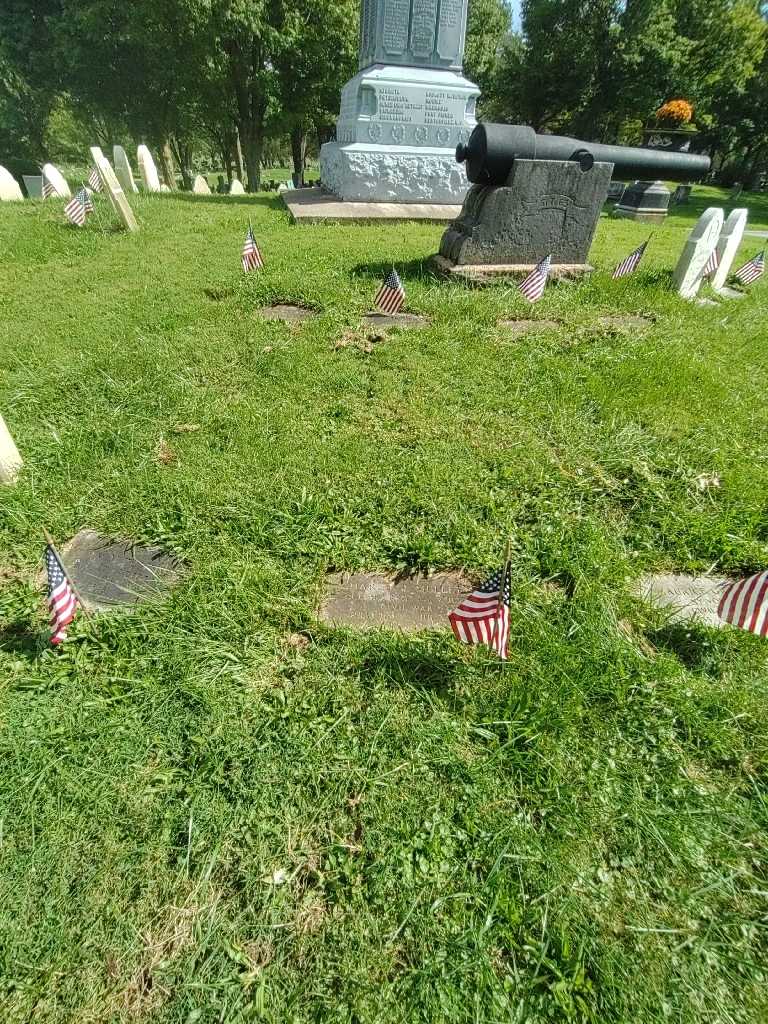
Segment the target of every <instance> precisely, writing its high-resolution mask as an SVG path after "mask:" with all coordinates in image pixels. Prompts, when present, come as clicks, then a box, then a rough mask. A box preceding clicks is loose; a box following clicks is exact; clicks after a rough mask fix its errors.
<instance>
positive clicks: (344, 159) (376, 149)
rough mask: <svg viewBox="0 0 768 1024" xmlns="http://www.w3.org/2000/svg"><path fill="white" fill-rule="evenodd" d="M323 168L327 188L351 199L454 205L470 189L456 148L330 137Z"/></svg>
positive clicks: (321, 166)
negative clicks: (331, 138)
mask: <svg viewBox="0 0 768 1024" xmlns="http://www.w3.org/2000/svg"><path fill="white" fill-rule="evenodd" d="M320 171H321V177H322V181H323V186H324V188H327V189H330V190H331V192H333V193H334V194H335V195H336V196H338V197H339V198H340V199H343V200H345V201H352V202H369V203H370V202H373V203H430V204H433V205H434V204H438V203H443V204H446V205H454V206H455V205H457V204H460V203H462V202H463V201H464V196H465V195H466V194H467V189H468V188H469V183H468V182H467V176H466V174H465V173H464V168H463V167H462V166H461V165H460V164H457V163H456V154H455V151H454V150H452V149H438V148H427V147H425V146H379V145H375V144H373V143H370V144H369V143H363V142H352V143H347V144H342V143H339V142H326V143H325V145H324V146H323V147H322V149H321V150H320Z"/></svg>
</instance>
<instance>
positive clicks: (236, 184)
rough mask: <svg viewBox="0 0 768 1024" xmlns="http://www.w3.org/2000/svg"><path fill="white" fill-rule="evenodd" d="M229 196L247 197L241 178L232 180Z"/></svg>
mask: <svg viewBox="0 0 768 1024" xmlns="http://www.w3.org/2000/svg"><path fill="white" fill-rule="evenodd" d="M228 194H229V195H230V196H244V195H245V189H244V188H243V183H242V182H241V181H240V180H239V178H233V179H232V184H231V185H230V186H229V193H228Z"/></svg>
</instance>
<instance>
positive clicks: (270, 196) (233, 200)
mask: <svg viewBox="0 0 768 1024" xmlns="http://www.w3.org/2000/svg"><path fill="white" fill-rule="evenodd" d="M172 196H173V198H174V199H176V200H180V201H181V202H182V203H216V204H217V206H266V207H268V208H269V209H272V210H284V211H285V212H286V213H288V208H287V207H286V205H285V203H284V202H283V201H282V199H280V197H279V196H278V195H276V194H274V193H269V192H254V193H252V194H250V195H248V194H246V195H244V196H220V195H218V194H217V193H216V192H212V193H211V194H210V195H209V196H204V195H203V196H200V195H196V194H195V193H193V192H173V193H172Z"/></svg>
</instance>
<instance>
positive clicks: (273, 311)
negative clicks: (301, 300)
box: [256, 302, 317, 320]
mask: <svg viewBox="0 0 768 1024" xmlns="http://www.w3.org/2000/svg"><path fill="white" fill-rule="evenodd" d="M256 315H257V316H260V317H261V318H262V319H263V320H311V319H312V318H313V317H316V316H317V312H316V310H314V309H307V308H306V306H294V305H292V304H291V303H288V302H278V303H276V304H275V305H274V306H263V307H262V308H261V309H257V310H256Z"/></svg>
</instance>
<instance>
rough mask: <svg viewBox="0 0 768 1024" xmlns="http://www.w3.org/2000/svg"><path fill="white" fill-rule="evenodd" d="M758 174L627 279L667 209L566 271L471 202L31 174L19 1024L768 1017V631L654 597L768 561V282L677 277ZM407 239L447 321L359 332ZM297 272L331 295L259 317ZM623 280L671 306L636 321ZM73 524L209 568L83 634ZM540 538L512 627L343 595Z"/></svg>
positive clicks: (7, 382) (15, 805) (9, 728)
mask: <svg viewBox="0 0 768 1024" xmlns="http://www.w3.org/2000/svg"><path fill="white" fill-rule="evenodd" d="M724 196H725V193H722V192H717V191H716V190H711V189H707V190H697V192H696V194H695V197H694V202H693V203H692V205H691V206H690V207H687V208H683V209H682V210H679V211H677V212H675V213H674V214H673V215H672V216H671V217H670V218H669V219H668V221H667V223H666V224H665V225H664V226H663V227H660V228H658V229H657V230H656V231H655V233H654V239H653V243H652V245H651V247H650V248H649V250H648V254H647V257H646V260H645V261H644V263H643V265H642V268H641V271H639V272H638V274H637V275H636V276H635V277H634V278H632V279H629V280H625V281H619V282H613V281H611V280H610V273H609V272H610V269H611V268H612V266H613V264H614V263H615V262H616V261H617V260H618V259H619V258H620V257H621V256H623V255H625V254H626V253H628V252H629V251H630V250H631V249H632V248H634V247H635V246H636V245H637V244H639V242H640V241H641V240H643V239H644V238H645V237H647V235H648V228H647V226H646V225H642V224H634V223H631V222H626V221H621V222H617V221H612V220H609V219H608V218H607V217H606V218H603V219H601V221H600V224H599V228H598V233H597V238H596V241H595V245H594V248H593V252H592V261H593V263H594V264H595V266H596V267H597V272H596V273H595V274H594V275H593V276H592V277H591V279H589V280H588V281H584V282H582V283H579V284H561V285H557V286H554V287H551V288H549V289H548V291H547V293H546V295H545V298H544V299H543V301H542V302H541V303H540V304H539V305H537V306H536V307H534V308H533V311H531V309H530V307H528V306H527V305H526V303H525V302H524V300H523V299H522V298H521V297H520V296H519V294H518V293H517V292H516V290H515V289H514V288H513V287H510V286H506V285H497V286H494V287H491V288H487V289H471V288H468V287H466V286H464V285H462V284H460V283H457V282H450V283H448V282H443V281H441V280H438V279H436V278H435V277H433V276H432V275H431V274H430V272H429V270H428V266H427V261H428V259H429V257H430V255H431V254H432V253H434V252H435V251H436V249H437V246H438V242H439V238H440V234H441V230H442V229H441V227H440V226H439V225H420V224H415V223H414V224H392V225H376V226H364V225H355V226H347V227H341V226H335V225H327V226H311V227H297V226H293V225H291V224H290V223H289V220H288V217H287V215H286V213H285V210H284V208H283V206H282V203H281V201H280V200H279V199H278V198H277V197H274V196H270V197H266V196H258V197H242V198H238V199H235V198H232V199H228V198H219V197H211V198H210V199H209V198H207V197H192V196H182V195H176V196H173V197H157V198H151V197H147V198H144V197H136V199H135V202H134V206H135V210H136V213H137V216H138V219H139V221H140V224H141V231H140V233H138V234H136V235H128V234H125V233H122V232H118V231H115V230H113V226H114V219H113V216H112V214H111V212H110V211H109V208H108V207H107V205H106V203H105V200H103V199H101V200H99V201H98V210H97V213H96V214H95V215H94V217H93V218H92V219H91V221H90V223H89V225H88V227H87V229H85V230H83V231H77V230H75V229H72V228H69V227H67V226H66V225H65V224H64V222H63V220H62V216H61V212H60V211H61V205H62V204H60V203H53V202H49V203H45V204H43V203H30V202H28V203H24V204H3V205H2V206H1V207H0V242H2V251H3V260H2V266H1V269H0V295H1V296H2V316H1V317H0V413H2V415H3V416H4V417H5V419H6V421H7V423H8V425H9V427H10V429H11V431H12V433H13V435H14V437H15V439H16V442H17V444H18V446H19V448H20V450H21V452H22V454H23V456H24V458H25V461H26V465H25V470H24V473H23V475H22V477H21V480H20V482H19V483H18V485H17V486H15V487H12V488H7V487H6V488H4V489H3V490H2V491H0V503H1V504H0V509H1V510H2V514H1V515H0V687H1V688H2V703H1V704H0V707H1V708H2V730H1V731H0V853H1V854H2V856H1V857H0V1019H2V1021H3V1024H22V1022H23V1024H33V1022H44V1024H63V1022H77V1024H97V1022H123V1021H125V1022H148V1021H151V1022H153V1024H154V1022H163V1024H165V1022H168V1024H170V1022H174V1024H194V1022H202V1024H215V1022H216V1024H224V1022H228V1024H236V1022H245V1021H252V1020H266V1021H272V1022H275V1024H278V1022H280V1024H283V1022H289V1021H290V1022H297V1024H298V1022H318V1021H328V1022H334V1024H335V1022H349V1024H352V1022H355V1024H368V1022H382V1024H397V1022H403V1024H406V1022H407V1024H412V1022H417V1021H418V1022H427V1021H429V1022H445V1021H451V1022H453V1021H456V1022H477V1024H479V1022H501V1021H504V1022H519V1024H528V1022H563V1021H588V1022H595V1024H603V1022H611V1024H613V1022H616V1024H619V1022H621V1024H638V1022H651V1021H652V1022H656V1021H658V1022H660V1024H661V1022H664V1024H666V1022H675V1024H703V1022H707V1024H731V1022H745V1024H747V1022H749V1024H753V1022H760V1021H764V1020H766V1019H767V1018H768V996H767V995H766V992H767V991H768V989H766V980H767V979H766V975H767V974H768V967H766V964H767V963H768V960H767V959H766V957H767V956H768V941H767V936H766V927H767V926H768V918H767V916H766V893H767V891H768V877H767V876H768V867H767V865H766V852H767V849H766V847H767V846H768V840H767V839H766V828H768V804H767V803H766V786H765V782H766V758H767V757H768V751H767V750H766V735H767V732H768V730H767V728H766V727H767V725H768V710H767V709H766V652H767V651H768V647H766V644H765V642H764V641H760V640H759V639H757V638H755V637H753V636H751V635H749V634H745V633H741V632H739V631H737V630H730V629H729V630H723V631H715V630H708V629H706V628H690V629H684V628H679V627H677V628H676V627H671V626H669V625H667V624H665V621H664V618H663V616H662V615H661V614H660V613H656V612H654V611H653V610H651V609H650V608H648V607H647V606H645V605H643V604H642V603H640V602H639V601H637V600H636V599H635V598H633V597H632V586H633V582H634V581H636V579H637V578H638V576H640V575H641V574H642V573H643V572H646V571H649V570H654V569H656V570H662V569H680V570H707V569H709V568H711V567H714V569H716V570H717V571H722V572H726V573H733V574H739V573H742V572H746V571H749V570H756V569H759V568H763V567H765V566H766V564H768V527H767V526H766V509H767V508H768V459H767V457H766V444H765V438H766V435H767V432H768V406H767V405H766V401H765V395H766V391H768V360H767V359H766V344H767V343H768V338H767V336H766V327H765V323H766V311H768V298H767V296H768V287H767V286H766V284H765V283H763V282H760V283H758V284H757V285H755V286H754V287H753V288H752V290H751V292H750V294H749V297H748V298H747V299H745V300H744V301H741V302H737V301H733V302H731V303H729V304H721V305H719V306H717V307H716V308H699V307H697V306H695V305H692V304H686V303H683V302H681V301H679V300H678V299H677V298H676V297H675V296H674V295H673V294H672V293H671V292H670V290H669V287H668V285H669V277H670V271H671V269H672V267H673V266H674V263H675V261H676V258H677V255H678V253H679V251H680V249H681V248H682V245H683V241H684V239H685V236H686V232H687V230H688V229H689V228H690V226H691V224H692V220H693V218H694V217H695V216H696V215H697V213H698V212H699V211H700V209H701V208H703V206H705V205H707V204H708V203H710V202H712V201H713V200H720V201H721V202H722V200H723V197H724ZM741 203H743V205H747V206H749V207H750V209H751V210H752V216H753V220H754V222H755V223H756V224H759V225H766V224H768V199H767V198H766V197H755V196H747V197H746V199H745V200H742V201H741ZM248 218H251V220H252V222H253V225H254V231H255V234H256V237H257V239H258V241H259V242H260V244H261V246H262V250H263V253H264V257H265V260H266V263H267V267H266V270H265V271H264V272H263V273H260V274H255V273H254V274H250V275H248V276H247V277H246V276H245V275H243V273H242V271H241V270H240V264H239V254H240V248H241V245H242V241H243V236H244V232H245V228H246V225H247V221H248ZM760 245H761V243H760V241H759V240H758V239H745V242H744V244H743V246H742V251H741V253H740V256H743V257H744V258H747V257H748V256H749V255H752V254H753V253H754V252H756V251H757V250H758V249H759V248H760ZM393 261H394V262H395V264H396V265H397V266H398V267H399V269H400V272H401V276H402V278H403V280H404V283H405V285H406V288H407V293H408V300H407V308H408V309H409V310H410V311H412V312H419V313H423V314H426V315H427V316H429V317H431V318H432V324H431V326H429V327H428V328H426V329H424V330H417V331H403V332H395V333H392V334H389V335H388V336H387V337H386V338H385V339H383V340H377V341H375V342H374V343H373V344H372V346H367V347H368V348H370V349H371V351H369V352H366V351H365V349H366V345H365V344H363V343H362V341H363V340H364V339H360V340H361V344H359V345H355V344H348V345H346V346H344V347H341V348H338V349H337V348H335V345H336V343H337V342H338V341H339V340H340V339H342V338H343V337H346V338H347V339H349V337H350V335H349V334H348V333H345V332H353V334H352V338H353V340H354V338H355V337H356V335H355V334H354V332H357V331H359V329H360V315H361V313H363V312H364V311H365V310H366V309H368V308H370V302H371V298H372V296H373V293H374V291H375V288H376V287H377V285H378V283H379V280H380V278H381V276H382V274H383V272H384V271H385V270H386V269H388V268H389V267H390V266H391V264H392V262H393ZM280 300H283V301H284V300H288V301H298V302H301V303H305V304H308V305H310V306H312V307H314V308H316V309H317V310H318V311H319V313H320V315H319V317H318V318H317V319H315V320H313V321H310V322H307V323H305V324H302V325H300V326H296V325H287V324H282V323H275V322H264V321H260V320H259V319H258V318H257V317H256V316H255V315H254V310H255V309H256V308H257V307H259V306H260V305H263V304H266V303H269V302H271V301H280ZM620 312H631V313H641V314H644V315H647V316H648V317H649V318H651V319H652V321H653V323H652V324H651V326H650V327H649V329H648V330H647V331H645V332H638V331H636V330H633V331H629V332H621V331H617V330H614V329H609V328H606V327H602V326H600V324H599V323H598V318H599V317H600V316H602V315H606V314H615V313H620ZM515 316H522V317H525V316H535V317H543V318H550V319H556V320H559V321H561V323H562V327H561V329H560V330H558V331H554V332H550V333H543V332H542V333H534V334H529V335H526V336H524V337H517V338H514V337H512V335H511V334H510V333H509V332H507V331H505V330H504V329H502V328H500V327H498V326H497V321H498V320H499V319H500V318H503V317H515ZM185 425H195V426H197V427H198V428H199V429H196V430H191V431H190V430H183V429H182V430H179V427H180V426H181V427H183V426H185ZM701 474H718V475H719V477H720V480H721V486H720V488H717V489H709V490H707V491H706V492H705V493H702V492H701V491H700V490H699V488H698V487H697V484H696V478H697V477H699V476H700V475H701ZM44 526H46V527H47V528H48V529H49V530H50V531H51V532H52V533H53V534H54V536H55V537H57V538H58V539H59V540H60V541H62V542H63V541H64V540H66V539H67V538H69V537H70V536H72V535H73V534H74V533H75V532H76V531H77V530H78V529H80V528H81V527H91V528H94V529H97V530H101V531H103V532H105V533H108V534H115V535H120V536H125V537H134V538H139V539H143V540H149V541H154V542H159V543H161V544H163V545H164V546H165V547H166V548H168V549H169V550H172V551H175V552H177V553H179V554H180V555H181V556H183V557H184V558H185V559H186V560H187V561H188V563H189V567H190V571H189V574H188V576H187V577H186V579H185V581H184V583H183V584H182V585H181V586H180V587H179V588H178V589H177V590H175V591H174V592H173V593H172V594H171V595H170V597H169V598H168V600H167V601H166V602H164V603H162V604H160V605H144V606H142V607H141V608H140V610H139V611H138V612H137V613H136V614H135V615H133V616H129V617H125V616H120V615H112V616H103V617H99V618H98V619H95V620H93V621H92V622H90V623H89V622H85V621H83V620H82V619H81V620H79V621H78V623H77V624H76V628H74V629H73V630H72V634H71V639H70V641H68V643H67V644H66V645H65V648H64V649H63V650H62V651H61V652H59V653H55V652H54V651H52V650H50V649H48V648H47V647H46V644H45V637H46V632H45V620H46V615H45V610H44V602H43V597H42V592H41V589H40V584H39V580H38V576H37V574H38V571H39V568H40V558H41V553H42V534H41V529H42V527H44ZM510 535H511V537H512V541H513V579H514V589H513V605H512V631H511V653H510V661H509V663H508V664H507V665H505V666H502V665H501V664H500V663H498V662H497V661H495V660H494V659H493V657H492V656H490V655H488V654H487V653H484V652H483V651H481V650H478V649H473V648H466V647H460V646H459V645H458V644H457V643H456V642H455V641H454V640H453V638H452V636H451V634H450V633H449V632H448V631H445V632H434V633H424V634H419V635H410V636H404V635H396V634H393V633H389V632H386V631H381V632H373V633H368V634H361V633H355V632H351V631H350V632H344V631H331V630H328V629H325V628H322V627H320V626H318V625H317V624H316V623H315V621H314V618H313V611H314V608H315V605H316V599H317V595H318V593H319V590H320V587H321V584H322V581H323V578H324V576H325V575H326V573H327V572H328V571H330V570H332V569H336V570H339V569H361V568H380V569H392V570H402V569H408V570H424V569H439V568H444V567H464V568H466V569H467V570H468V571H469V572H470V573H472V574H474V575H480V574H482V573H483V572H484V571H486V570H488V569H491V568H495V567H497V565H498V562H499V559H500V557H501V553H502V550H503V547H504V542H505V539H506V538H507V537H508V536H510Z"/></svg>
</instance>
